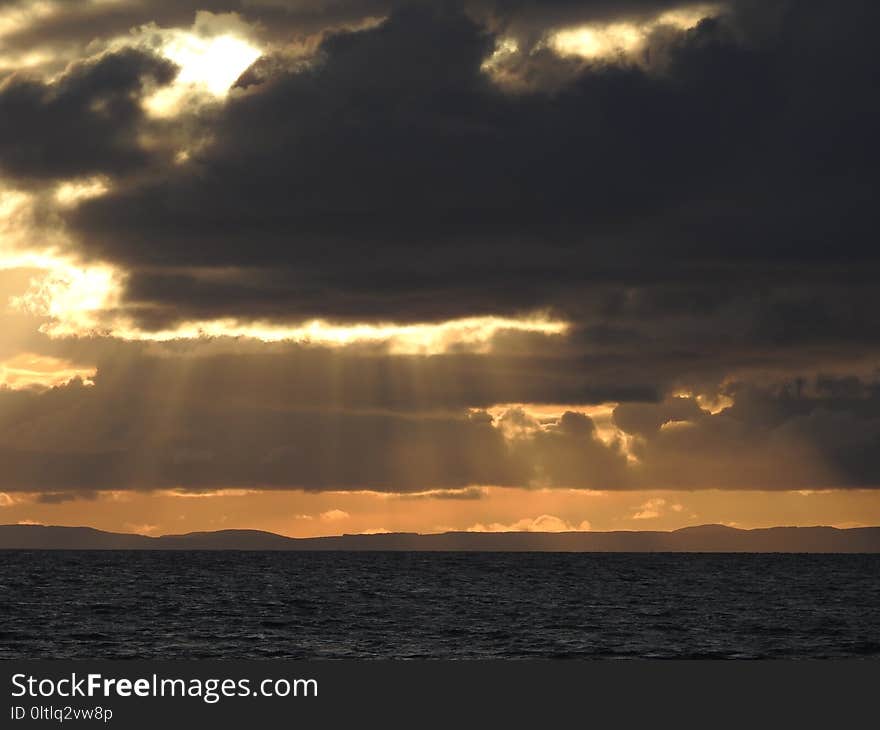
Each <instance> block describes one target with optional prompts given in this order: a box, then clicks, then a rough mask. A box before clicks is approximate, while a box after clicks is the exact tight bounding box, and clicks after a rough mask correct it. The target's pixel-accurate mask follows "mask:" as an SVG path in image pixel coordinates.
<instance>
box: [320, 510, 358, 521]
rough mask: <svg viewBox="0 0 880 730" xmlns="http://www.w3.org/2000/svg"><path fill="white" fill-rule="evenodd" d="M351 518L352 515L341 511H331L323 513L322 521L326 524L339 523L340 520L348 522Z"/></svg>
mask: <svg viewBox="0 0 880 730" xmlns="http://www.w3.org/2000/svg"><path fill="white" fill-rule="evenodd" d="M349 517H351V515H350V514H348V512H346V511H345V510H341V509H330V510H327V511H326V512H322V513H321V519H322V520H324V521H325V522H338V521H339V520H347V519H348V518H349Z"/></svg>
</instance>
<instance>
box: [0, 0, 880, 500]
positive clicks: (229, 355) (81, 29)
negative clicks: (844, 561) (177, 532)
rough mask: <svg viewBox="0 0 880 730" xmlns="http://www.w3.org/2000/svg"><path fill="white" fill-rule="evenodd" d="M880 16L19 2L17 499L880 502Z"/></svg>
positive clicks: (10, 344)
mask: <svg viewBox="0 0 880 730" xmlns="http://www.w3.org/2000/svg"><path fill="white" fill-rule="evenodd" d="M878 20H880V9H878V8H877V7H876V4H874V3H869V2H855V1H853V2H845V3H833V4H832V3H816V2H809V3H808V2H796V1H794V0H791V1H779V2H760V3H759V2H745V1H742V2H735V1H731V2H717V3H682V2H660V1H655V2H649V1H648V0H644V1H636V0H633V1H631V2H586V1H585V2H573V1H571V2H570V1H562V0H553V1H551V2H541V3H536V2H531V3H528V2H518V1H516V0H472V1H468V0H463V1H462V2H460V3H445V2H436V3H430V2H413V3H391V2H370V3H362V2H358V3H354V2H352V3H347V2H332V3H321V2H313V3H312V2H294V1H293V0H291V1H290V2H286V1H285V0H271V1H269V0H266V1H256V2H232V0H230V1H229V2H213V3H204V2H201V3H194V2H189V1H187V2H163V1H159V0H157V1H156V2H149V3H142V2H129V1H128V0H114V1H113V2H94V1H91V0H82V2H71V3H62V2H41V3H35V2H27V1H25V0H22V1H17V2H0V182H2V189H0V234H2V235H3V238H4V240H2V241H0V274H2V276H0V292H2V293H3V294H4V295H5V296H6V297H7V298H8V299H9V301H10V302H11V308H10V310H9V311H7V312H4V313H2V314H0V318H2V323H3V325H4V328H5V331H6V335H5V337H0V385H2V387H3V389H2V390H0V453H2V460H3V466H4V468H3V470H2V474H0V489H2V490H3V491H4V492H8V493H12V492H16V491H42V492H45V493H47V494H52V495H57V494H63V493H64V492H65V490H79V491H82V490H105V489H106V490H111V489H141V490H149V489H160V488H161V489H168V488H178V487H180V488H185V489H193V490H210V489H220V488H265V489H269V488H279V489H282V488H303V489H310V490H331V489H349V490H357V489H373V490H385V491H395V492H412V493H416V494H418V493H423V492H425V491H431V490H459V489H467V488H469V487H473V486H480V485H496V486H514V487H573V488H580V489H621V490H623V489H652V488H658V489H660V488H662V489H699V488H710V487H711V488H722V489H776V490H783V489H827V488H850V487H875V486H877V485H878V484H880V478H878V477H880V461H878V460H877V458H876V456H875V455H876V454H877V453H880V448H878V446H880V401H878V396H877V392H878V391H877V388H878V385H877V366H878V351H880V347H878V345H880V342H878V332H880V315H878V312H880V296H878V294H877V289H876V286H875V278H876V275H877V273H878V266H877V256H876V249H875V246H874V245H873V240H874V238H875V237H876V231H877V222H878V221H877V213H876V211H877V210H878V206H877V200H876V197H877V196H876V192H875V189H876V183H875V181H874V177H875V170H876V168H877V163H878V154H877V151H878V147H877V144H876V128H877V126H878V102H877V98H876V94H875V93H873V87H874V78H875V76H876V74H877V71H878V64H877V56H876V51H875V45H876V41H875V29H876V27H877V21H878ZM16 59H19V60H16ZM157 340H158V341H161V343H157V342H155V341H157ZM550 406H552V408H550ZM548 408H549V409H550V410H548ZM438 493H440V492H438ZM52 498H53V499H54V498H55V497H52ZM643 511H645V510H643Z"/></svg>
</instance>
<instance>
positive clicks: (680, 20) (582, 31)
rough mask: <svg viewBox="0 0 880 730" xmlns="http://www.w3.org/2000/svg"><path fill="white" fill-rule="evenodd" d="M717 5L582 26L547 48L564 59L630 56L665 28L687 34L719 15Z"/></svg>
mask: <svg viewBox="0 0 880 730" xmlns="http://www.w3.org/2000/svg"><path fill="white" fill-rule="evenodd" d="M718 10H719V6H718V5H692V6H685V7H682V8H677V9H675V10H670V11H667V12H664V13H661V14H660V15H658V16H656V17H654V18H651V19H649V20H645V21H626V22H615V23H605V24H591V25H582V26H578V27H574V28H565V29H562V30H558V31H555V32H553V33H552V34H550V35H549V36H548V38H547V40H546V44H547V45H548V46H549V47H550V48H552V49H553V50H555V51H556V52H557V53H559V54H560V55H563V56H579V57H581V58H585V59H591V60H592V59H600V58H609V57H614V56H621V55H629V54H633V53H635V52H637V51H639V50H640V49H641V48H643V47H644V46H645V43H646V42H647V40H648V37H649V36H650V35H651V33H653V32H654V31H656V30H657V29H659V28H662V27H664V26H666V27H672V28H676V29H678V30H687V29H689V28H693V27H694V26H696V25H697V24H698V23H699V22H700V21H701V20H703V19H704V18H707V17H712V16H713V15H715V14H717V13H718Z"/></svg>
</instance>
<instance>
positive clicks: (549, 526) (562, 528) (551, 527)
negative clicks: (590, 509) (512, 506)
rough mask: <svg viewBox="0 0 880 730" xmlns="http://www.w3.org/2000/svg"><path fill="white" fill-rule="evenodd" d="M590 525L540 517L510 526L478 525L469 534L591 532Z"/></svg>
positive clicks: (468, 530) (495, 523)
mask: <svg viewBox="0 0 880 730" xmlns="http://www.w3.org/2000/svg"><path fill="white" fill-rule="evenodd" d="M589 530H590V523H589V521H588V520H582V521H581V522H580V523H578V524H577V525H573V524H571V523H570V522H566V521H565V520H563V519H561V518H559V517H556V516H555V515H540V516H538V517H535V518H530V517H524V518H523V519H521V520H517V521H516V522H513V523H511V524H509V525H505V524H502V523H500V522H491V523H489V524H483V523H480V522H478V523H476V524H474V525H471V526H470V527H468V528H467V530H466V531H467V532H589Z"/></svg>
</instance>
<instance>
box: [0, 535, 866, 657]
mask: <svg viewBox="0 0 880 730" xmlns="http://www.w3.org/2000/svg"><path fill="white" fill-rule="evenodd" d="M848 656H857V657H872V656H873V657H880V555H681V554H678V555H673V554H572V553H564V554H563V553H295V552H290V553H268V552H265V553H261V552H246V553H245V552H221V553H207V552H201V553H200V552H186V553H182V552H173V553H172V552H0V658H7V659H8V658H74V657H83V658H92V657H95V658H97V657H105V658H176V659H184V658H207V657H217V658H276V657H278V658H280V657H284V658H352V657H355V658H376V657H394V658H405V657H450V658H529V657H570V658H593V657H595V658H622V657H702V658H712V657H718V658H721V657H734V658H739V657H848Z"/></svg>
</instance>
